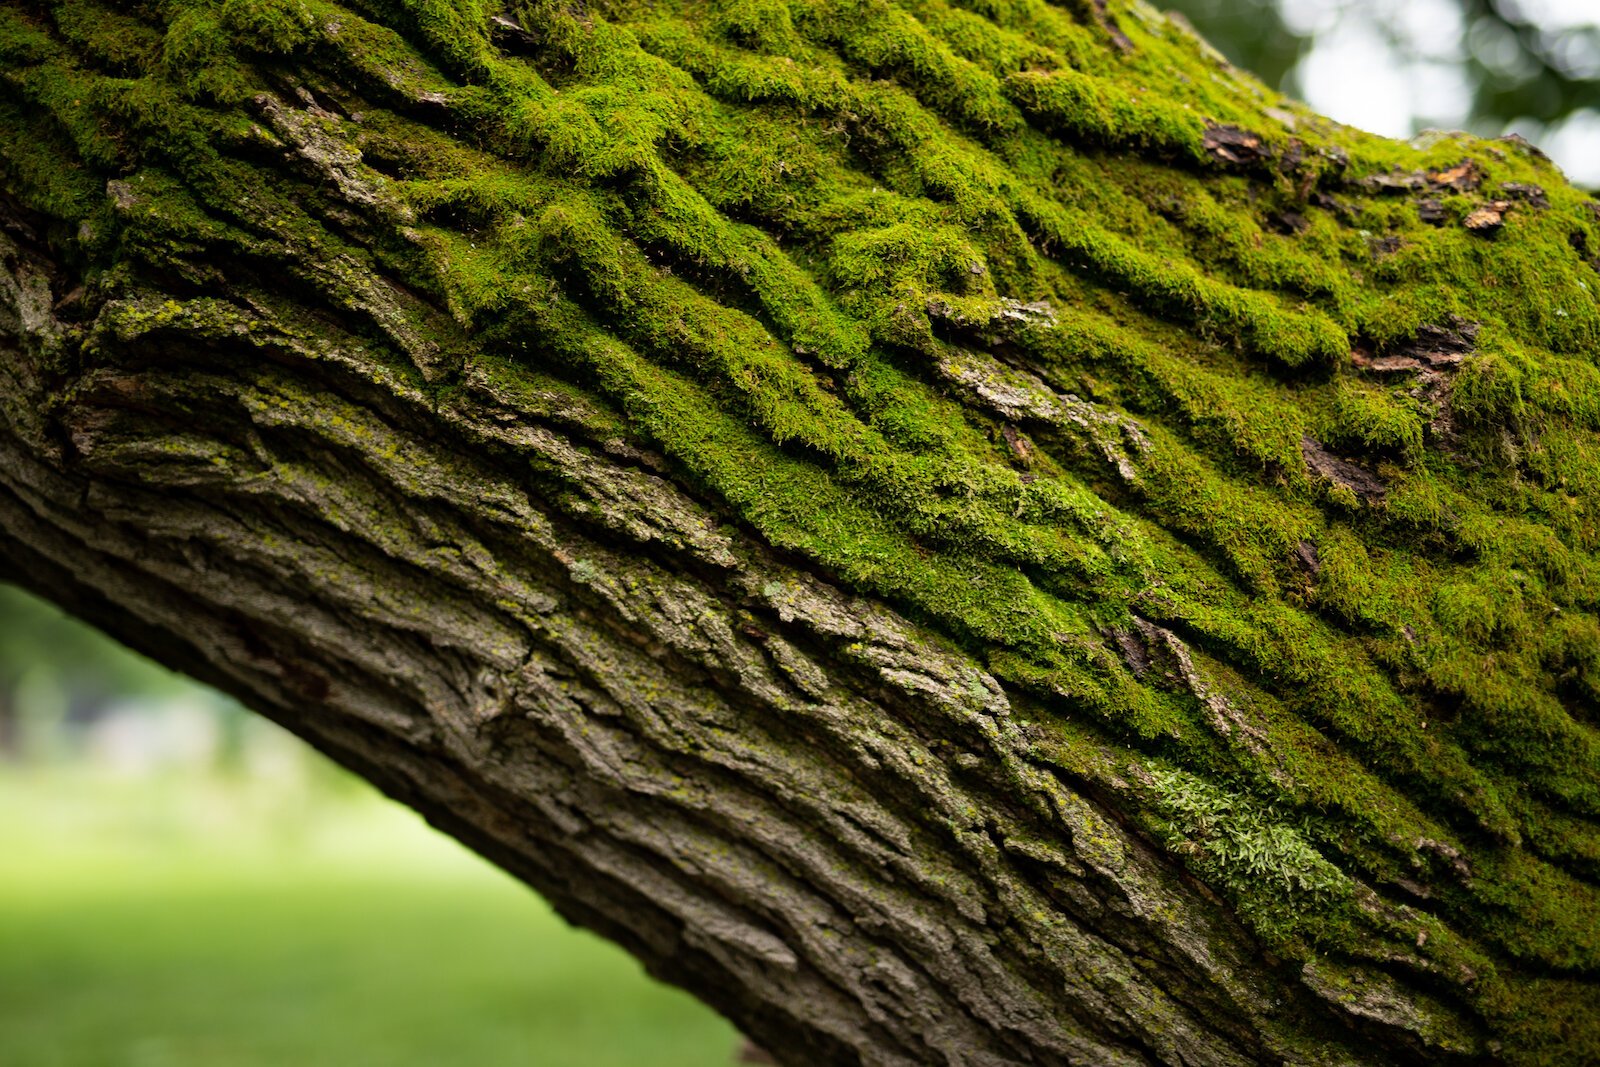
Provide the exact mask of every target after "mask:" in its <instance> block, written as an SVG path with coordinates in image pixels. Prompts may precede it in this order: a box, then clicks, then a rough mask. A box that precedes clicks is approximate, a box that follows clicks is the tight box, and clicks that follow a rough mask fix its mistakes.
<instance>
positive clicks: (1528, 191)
mask: <svg viewBox="0 0 1600 1067" xmlns="http://www.w3.org/2000/svg"><path fill="white" fill-rule="evenodd" d="M1500 191H1501V192H1502V193H1504V194H1506V195H1507V196H1509V197H1510V198H1511V199H1513V200H1520V201H1522V202H1523V203H1524V204H1527V205H1528V206H1529V207H1531V208H1533V209H1534V210H1536V211H1548V210H1549V209H1550V197H1549V195H1547V194H1546V193H1545V191H1544V187H1543V186H1542V185H1535V184H1533V183H1532V182H1506V183H1505V184H1504V185H1502V186H1500Z"/></svg>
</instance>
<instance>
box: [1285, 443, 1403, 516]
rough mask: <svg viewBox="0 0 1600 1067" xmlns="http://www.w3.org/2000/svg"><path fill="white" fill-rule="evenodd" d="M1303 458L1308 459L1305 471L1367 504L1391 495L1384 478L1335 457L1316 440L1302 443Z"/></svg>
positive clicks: (1301, 452)
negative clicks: (1386, 494) (1387, 494)
mask: <svg viewBox="0 0 1600 1067" xmlns="http://www.w3.org/2000/svg"><path fill="white" fill-rule="evenodd" d="M1300 454H1301V455H1302V456H1304V457H1305V461H1306V467H1307V469H1308V470H1310V471H1311V472H1312V473H1313V474H1315V475H1317V476H1319V477H1321V478H1324V479H1326V480H1327V481H1329V482H1332V483H1333V484H1334V485H1337V486H1340V487H1341V488H1344V489H1348V490H1350V492H1352V493H1354V494H1355V495H1356V496H1357V497H1358V498H1360V499H1361V501H1362V502H1364V503H1368V504H1371V503H1376V502H1377V501H1380V500H1382V499H1383V497H1384V494H1385V493H1386V492H1388V486H1387V485H1385V484H1384V481H1383V479H1382V478H1379V477H1378V476H1377V475H1376V474H1374V473H1373V472H1371V471H1369V470H1367V469H1366V468H1365V467H1362V466H1360V465H1358V464H1356V463H1352V462H1351V461H1350V460H1347V459H1344V458H1343V457H1340V456H1336V455H1334V454H1333V453H1332V452H1330V451H1329V450H1328V449H1327V447H1326V446H1325V445H1323V444H1322V443H1321V442H1320V441H1317V440H1315V439H1314V438H1311V437H1302V438H1301V439H1300Z"/></svg>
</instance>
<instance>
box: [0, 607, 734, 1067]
mask: <svg viewBox="0 0 1600 1067" xmlns="http://www.w3.org/2000/svg"><path fill="white" fill-rule="evenodd" d="M737 1047H738V1041H737V1038H736V1035H735V1033H734V1031H733V1029H732V1027H730V1026H729V1025H728V1024H727V1023H725V1022H723V1021H722V1020H721V1019H720V1018H719V1017H717V1016H716V1015H714V1014H713V1013H712V1012H711V1011H710V1010H709V1009H707V1008H704V1007H702V1006H701V1005H700V1004H698V1003H697V1002H695V1001H694V1000H693V999H691V998H690V997H689V996H688V995H687V994H684V993H680V992H678V991H677V990H675V989H669V988H667V987H665V986H661V985H658V984H656V983H655V982H653V981H652V980H651V979H649V978H648V977H647V976H646V975H645V974H644V972H643V971H642V970H641V969H640V967H639V966H638V964H636V963H635V962H634V961H633V960H632V958H631V957H629V956H627V955H626V954H624V953H623V952H622V950H621V949H619V948H616V947H615V946H613V945H611V944H609V943H607V942H603V941H601V940H600V939H598V938H596V937H594V936H592V935H590V934H588V933H585V932H581V931H577V930H573V929H571V928H569V927H567V926H566V925H565V924H564V923H563V922H562V921H561V920H560V919H558V918H557V917H556V916H555V915H554V914H553V913H552V912H551V911H550V910H549V908H547V907H546V906H545V904H544V903H543V902H542V901H541V900H540V899H539V898H538V897H537V896H535V895H534V894H533V893H531V892H529V891H528V890H527V889H526V888H525V887H524V886H522V885H520V884H519V883H516V882H513V881H512V880H511V879H510V878H509V877H508V876H506V875H504V874H502V873H501V872H500V871H499V870H497V869H495V868H493V867H491V866H489V865H488V864H487V863H485V862H483V861H482V860H480V859H478V858H477V857H476V856H474V855H472V854H471V853H469V852H467V851H466V850H465V849H463V848H461V847H460V846H458V845H456V844H455V843H454V842H453V841H451V840H450V839H449V838H446V837H445V836H443V835H442V834H438V833H436V832H434V831H433V830H431V829H429V828H428V827H427V826H426V825H425V824H424V823H423V822H422V820H421V819H420V818H419V817H417V816H416V815H414V814H412V813H411V812H410V811H409V810H407V809H405V808H402V807H400V806H399V805H396V804H392V803H390V802H389V801H387V800H385V799H383V798H382V797H380V796H379V795H378V794H377V793H375V792H374V791H373V790H372V789H371V788H370V787H368V786H367V785H366V784H365V783H364V782H361V781H360V780H358V779H356V778H354V777H352V776H351V775H349V774H347V773H345V772H344V771H342V770H340V769H339V768H337V767H335V766H334V765H333V764H331V763H330V762H328V761H327V760H325V759H324V758H322V757H321V756H319V755H318V754H317V753H315V752H313V751H312V750H311V749H310V748H308V747H307V746H306V745H304V744H302V743H301V742H300V741H299V740H298V739H296V738H294V737H293V736H291V735H290V734H288V733H286V732H285V731H283V730H281V729H279V728H278V727H276V726H274V725H272V724H271V723H269V722H267V721H266V720H264V719H260V718H258V717H256V716H253V715H251V714H250V713H248V712H246V711H245V710H244V709H243V708H241V707H239V706H238V705H237V704H235V703H233V702H232V701H231V700H228V699H227V698H224V697H222V696H220V695H218V694H216V693H214V692H212V691H211V690H208V689H205V688H203V687H201V686H199V685H196V684H194V683H192V682H188V681H186V680H184V679H181V678H179V677H177V676H175V675H172V674H170V673H168V672H166V671H164V670H162V669H161V668H159V667H156V666H154V665H153V664H151V663H149V662H147V661H145V660H142V659H140V658H138V657H137V656H135V655H134V654H133V653H131V652H128V651H126V650H124V649H122V648H121V647H120V646H118V645H116V644H113V643H112V642H111V641H110V640H108V639H106V638H104V637H101V636H100V635H99V634H97V633H95V632H94V631H92V630H90V629H89V628H88V627H86V626H84V625H82V624H80V623H78V622H76V621H74V620H72V619H69V618H66V617H65V616H63V615H62V614H61V613H60V612H58V611H57V610H56V609H54V608H53V607H50V606H49V605H46V604H44V603H41V602H40V601H38V600H35V599H33V598H31V597H29V596H27V595H25V594H23V593H21V592H20V591H18V590H16V589H14V588H10V587H7V586H0V1065H4V1067H285V1065H291V1064H292V1065H294V1067H443V1065H456V1064H461V1065H470V1067H511V1065H517V1067H641V1065H650V1067H732V1065H733V1064H734V1062H735V1051H736V1049H737Z"/></svg>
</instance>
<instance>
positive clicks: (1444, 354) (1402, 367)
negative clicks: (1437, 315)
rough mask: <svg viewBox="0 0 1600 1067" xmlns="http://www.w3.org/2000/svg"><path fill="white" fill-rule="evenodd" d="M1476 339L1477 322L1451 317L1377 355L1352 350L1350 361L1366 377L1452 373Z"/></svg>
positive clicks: (1470, 350)
mask: <svg viewBox="0 0 1600 1067" xmlns="http://www.w3.org/2000/svg"><path fill="white" fill-rule="evenodd" d="M1477 336H1478V324H1477V323H1475V322H1467V321H1465V320H1464V319H1461V318H1459V317H1457V316H1451V317H1450V319H1448V320H1447V322H1446V324H1445V325H1442V326H1437V325H1432V324H1429V325H1426V326H1423V327H1421V328H1420V329H1418V330H1417V336H1416V337H1414V338H1413V339H1411V340H1410V341H1406V342H1404V343H1402V344H1399V345H1396V346H1395V347H1393V348H1391V349H1389V350H1388V351H1386V352H1383V353H1381V354H1376V355H1375V354H1373V353H1371V352H1368V351H1365V350H1363V349H1360V348H1357V349H1354V350H1352V351H1351V353H1350V362H1351V363H1352V364H1353V365H1354V366H1355V367H1356V368H1357V369H1358V370H1363V371H1366V372H1368V373H1370V374H1405V373H1410V372H1414V371H1422V370H1435V371H1453V370H1455V369H1456V368H1457V367H1459V366H1460V365H1461V361H1462V360H1463V359H1465V358H1466V357H1467V355H1468V354H1470V353H1471V352H1472V351H1473V348H1474V343H1475V341H1476V338H1477Z"/></svg>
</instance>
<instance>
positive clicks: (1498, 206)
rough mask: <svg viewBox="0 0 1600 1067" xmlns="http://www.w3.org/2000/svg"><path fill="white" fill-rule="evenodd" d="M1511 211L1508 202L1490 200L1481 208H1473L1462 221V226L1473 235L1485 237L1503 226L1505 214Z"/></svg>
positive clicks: (1509, 202)
mask: <svg viewBox="0 0 1600 1067" xmlns="http://www.w3.org/2000/svg"><path fill="white" fill-rule="evenodd" d="M1510 210H1511V201H1509V200H1491V201H1490V202H1489V203H1487V204H1484V205H1483V206H1481V207H1478V208H1474V209H1473V210H1472V211H1470V212H1468V213H1467V217H1466V218H1465V219H1463V220H1462V223H1461V224H1462V225H1463V226H1465V227H1466V228H1467V229H1469V230H1471V231H1472V232H1473V233H1476V234H1481V235H1484V236H1487V235H1489V234H1492V233H1494V232H1495V231H1497V230H1499V229H1500V227H1502V226H1504V225H1505V222H1506V214H1507V213H1508V212H1509V211H1510Z"/></svg>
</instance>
